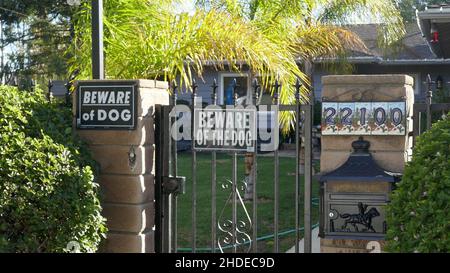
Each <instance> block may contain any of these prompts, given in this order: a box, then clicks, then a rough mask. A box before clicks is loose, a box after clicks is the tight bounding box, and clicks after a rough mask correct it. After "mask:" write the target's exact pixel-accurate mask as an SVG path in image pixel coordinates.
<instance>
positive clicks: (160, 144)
mask: <svg viewBox="0 0 450 273" xmlns="http://www.w3.org/2000/svg"><path fill="white" fill-rule="evenodd" d="M169 113H170V107H167V106H161V105H155V144H156V145H155V234H156V235H155V252H160V253H167V252H169V251H170V246H171V243H170V236H171V227H170V209H169V203H170V201H169V195H168V194H165V193H164V190H163V177H165V176H168V175H169V164H168V162H169V145H170V143H169V141H167V140H168V138H167V136H168V135H169V134H170V129H169V123H168V122H166V120H165V119H164V117H168V116H169Z"/></svg>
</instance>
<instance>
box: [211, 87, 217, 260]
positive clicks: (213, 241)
mask: <svg viewBox="0 0 450 273" xmlns="http://www.w3.org/2000/svg"><path fill="white" fill-rule="evenodd" d="M211 87H212V89H213V93H212V95H211V100H212V104H213V105H217V88H218V85H217V81H216V79H214V82H213V85H212V86H211ZM216 168H217V156H216V151H212V152H211V251H212V253H215V252H216V240H217V239H216V238H217V235H216V234H217V228H216V227H217V224H216V221H217V211H216V209H217V208H216V206H217V204H216V203H217V202H216V197H217V194H216V190H217V187H216V184H217V173H216Z"/></svg>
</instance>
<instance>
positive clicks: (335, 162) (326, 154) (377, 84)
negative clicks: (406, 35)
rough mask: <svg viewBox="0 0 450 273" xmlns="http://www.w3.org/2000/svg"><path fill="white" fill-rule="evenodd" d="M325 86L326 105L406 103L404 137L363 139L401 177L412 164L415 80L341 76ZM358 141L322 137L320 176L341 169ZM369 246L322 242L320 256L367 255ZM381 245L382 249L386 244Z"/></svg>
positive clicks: (354, 137) (324, 80)
mask: <svg viewBox="0 0 450 273" xmlns="http://www.w3.org/2000/svg"><path fill="white" fill-rule="evenodd" d="M322 84H323V89H322V100H323V102H326V101H329V102H401V101H405V102H406V109H405V111H406V113H405V118H406V124H407V126H406V133H405V134H404V135H365V136H364V140H367V141H369V142H370V153H371V154H372V156H373V158H374V160H375V161H376V163H377V164H378V165H379V166H380V167H382V168H383V169H385V170H388V171H391V172H396V173H402V172H403V170H404V167H405V162H407V161H409V160H410V156H411V153H412V151H411V148H412V137H411V136H409V135H410V132H412V129H413V128H412V114H413V104H414V91H413V87H412V85H413V78H411V77H409V76H407V75H339V76H324V77H322ZM358 137H359V135H322V138H321V141H322V151H321V159H320V171H321V173H326V172H330V171H332V170H335V169H336V168H338V167H339V166H341V165H342V164H343V163H344V162H345V161H346V160H347V158H348V157H349V155H350V153H351V152H352V146H351V144H352V142H353V141H355V140H357V139H358ZM352 185H353V184H352ZM366 190H367V191H369V192H370V191H371V190H370V189H366ZM388 228H389V227H388ZM368 242H369V241H364V240H344V239H342V240H332V239H321V252H347V253H351V252H367V251H368V250H367V249H366V246H367V243H368ZM379 243H380V244H381V246H383V243H384V242H383V241H380V242H379Z"/></svg>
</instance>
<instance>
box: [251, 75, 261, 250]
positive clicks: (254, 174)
mask: <svg viewBox="0 0 450 273" xmlns="http://www.w3.org/2000/svg"><path fill="white" fill-rule="evenodd" d="M253 88H254V94H253V104H254V105H255V107H258V106H257V104H258V98H259V93H258V91H259V88H260V86H259V84H258V80H256V79H255V81H254V83H253ZM256 128H258V109H256ZM256 130H258V129H256ZM255 133H256V136H255V138H256V139H255V153H254V156H253V166H252V172H251V173H252V185H253V186H252V191H253V192H252V194H253V197H252V198H253V208H252V210H253V219H252V224H253V234H252V242H253V252H254V253H256V252H258V218H257V217H258V211H257V209H258V195H257V193H256V181H257V179H256V178H257V176H258V163H257V157H258V133H257V131H256V132H255Z"/></svg>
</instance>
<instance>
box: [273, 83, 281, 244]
mask: <svg viewBox="0 0 450 273" xmlns="http://www.w3.org/2000/svg"><path fill="white" fill-rule="evenodd" d="M280 87H281V85H280V84H279V83H278V80H276V81H275V85H274V88H275V91H274V94H273V95H274V104H275V105H276V106H278V104H279V99H278V97H279V91H280V90H279V89H280ZM277 111H278V109H277ZM276 122H279V119H278V120H277V121H276ZM274 134H279V132H278V131H277V132H274ZM275 139H276V140H278V137H276V138H275ZM278 144H279V142H278V141H277V143H275V145H276V146H275V148H276V149H275V151H274V164H275V170H274V182H275V183H274V195H275V200H274V232H273V235H274V240H275V242H274V252H275V253H278V252H279V250H280V246H279V240H278V224H279V219H278V214H279V210H280V209H279V206H280V204H279V203H280V200H279V195H280V184H279V176H280V168H279V166H278V165H279V155H278V148H279V147H278Z"/></svg>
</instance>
